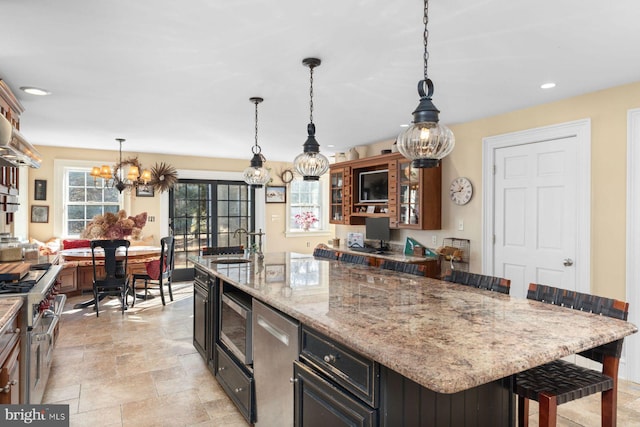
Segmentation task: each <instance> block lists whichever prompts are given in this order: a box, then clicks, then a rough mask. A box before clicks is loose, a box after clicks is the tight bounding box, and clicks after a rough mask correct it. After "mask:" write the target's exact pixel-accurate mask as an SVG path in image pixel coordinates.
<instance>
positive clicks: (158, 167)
mask: <svg viewBox="0 0 640 427" xmlns="http://www.w3.org/2000/svg"><path fill="white" fill-rule="evenodd" d="M176 182H178V171H176V168H174V167H173V166H171V165H168V164H166V163H165V162H162V163H156V164H155V165H154V166H153V167H152V168H151V185H153V187H154V188H155V189H156V190H158V191H159V192H161V193H162V192H163V191H167V190H169V189H170V188H171V187H173V186H174V185H175V184H176Z"/></svg>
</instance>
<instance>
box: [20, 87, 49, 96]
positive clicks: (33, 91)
mask: <svg viewBox="0 0 640 427" xmlns="http://www.w3.org/2000/svg"><path fill="white" fill-rule="evenodd" d="M20 90H21V91H23V92H26V93H28V94H29V95H38V96H47V95H51V92H49V91H48V90H46V89H41V88H39V87H34V86H22V87H21V88H20Z"/></svg>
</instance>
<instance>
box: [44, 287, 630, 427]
mask: <svg viewBox="0 0 640 427" xmlns="http://www.w3.org/2000/svg"><path fill="white" fill-rule="evenodd" d="M173 289H174V302H173V303H169V302H168V301H167V302H168V304H167V305H166V306H165V307H163V306H162V304H161V302H160V298H154V299H152V300H149V301H140V300H138V301H137V302H136V307H135V308H133V309H131V308H130V309H129V310H128V311H127V312H126V313H125V315H124V316H122V315H121V313H120V310H119V305H118V301H117V300H116V299H110V300H105V302H103V303H102V304H101V306H100V317H99V318H96V315H95V312H94V311H93V310H91V309H84V310H74V309H73V308H72V307H73V304H75V303H77V302H80V301H83V300H86V299H88V298H89V296H88V295H84V296H82V297H73V298H70V299H69V300H68V301H67V306H66V309H65V312H64V314H63V317H62V322H61V333H60V338H59V340H58V343H57V347H56V350H55V352H54V360H53V368H52V371H51V377H50V379H49V383H48V384H47V389H46V392H45V395H44V403H64V404H68V405H69V410H70V415H71V416H70V418H71V423H70V424H71V426H72V427H74V426H78V427H85V426H89V425H90V426H92V427H99V426H135V427H142V426H167V427H169V426H171V427H174V426H220V427H222V426H224V427H246V426H247V423H246V422H245V420H244V418H243V417H242V416H241V415H240V414H239V412H238V411H237V410H236V409H235V406H234V405H233V403H232V402H231V401H230V400H229V399H228V398H227V396H226V395H225V393H224V392H223V391H222V389H221V387H220V386H219V385H218V383H217V382H216V381H215V379H214V378H213V376H212V375H211V373H210V372H209V370H208V369H207V368H206V365H205V363H204V361H203V360H202V358H201V357H200V355H199V353H197V351H196V350H195V348H194V347H193V344H192V322H193V287H192V285H191V283H187V282H183V283H175V284H174V286H173ZM536 411H537V406H536V403H535V402H531V416H530V420H531V426H537V425H538V417H537V413H536ZM599 411H600V402H599V395H595V396H590V397H589V398H585V399H581V400H579V401H576V402H571V403H568V404H565V405H561V406H560V407H559V411H558V412H559V419H558V427H579V426H585V427H591V426H594V427H595V426H600V415H599ZM618 425H619V426H620V427H640V384H635V383H631V382H626V381H621V382H620V386H619V392H618Z"/></svg>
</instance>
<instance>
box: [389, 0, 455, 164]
mask: <svg viewBox="0 0 640 427" xmlns="http://www.w3.org/2000/svg"><path fill="white" fill-rule="evenodd" d="M423 22H424V33H423V38H424V56H423V58H424V80H420V81H419V82H418V94H419V95H420V103H419V104H418V107H417V108H416V110H415V111H414V112H413V125H411V126H409V127H408V128H406V129H405V130H404V131H402V132H401V133H400V135H399V136H398V139H397V145H398V151H399V152H400V153H401V154H402V155H403V156H404V157H406V158H407V159H409V160H412V162H411V165H412V166H413V167H414V168H432V167H436V166H438V165H439V164H440V159H442V158H443V157H445V156H446V155H448V154H449V153H451V151H452V150H453V146H454V145H455V137H454V136H453V132H451V129H449V128H448V127H446V126H444V125H442V124H440V123H438V120H439V119H438V113H440V111H439V110H438V109H437V108H436V106H435V105H433V102H431V97H432V96H433V82H432V81H431V80H430V79H429V77H428V75H427V63H428V61H429V51H428V50H427V39H428V38H429V31H428V30H427V23H428V22H429V0H424V17H423Z"/></svg>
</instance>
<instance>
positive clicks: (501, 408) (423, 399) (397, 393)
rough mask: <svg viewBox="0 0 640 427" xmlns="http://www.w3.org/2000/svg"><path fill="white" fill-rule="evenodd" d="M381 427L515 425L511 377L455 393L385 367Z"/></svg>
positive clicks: (488, 426)
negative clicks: (435, 389) (435, 390)
mask: <svg viewBox="0 0 640 427" xmlns="http://www.w3.org/2000/svg"><path fill="white" fill-rule="evenodd" d="M380 371H381V372H380V374H381V388H382V391H381V396H380V408H381V409H380V412H381V415H380V427H395V426H401V425H406V426H409V425H411V426H413V425H415V426H434V427H466V426H469V427H470V426H473V427H508V426H513V425H515V400H514V399H513V394H512V393H511V390H512V388H511V379H510V378H503V379H501V380H497V381H493V382H491V383H487V384H483V385H481V386H478V387H475V388H472V389H469V390H465V391H461V392H458V393H453V394H442V393H436V392H434V391H432V390H429V389H427V388H425V387H422V386H420V385H419V384H417V383H415V382H413V381H411V380H409V379H407V378H405V377H403V376H402V375H400V374H398V373H397V372H395V371H393V370H391V369H389V368H386V367H382V368H381V370H380Z"/></svg>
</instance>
